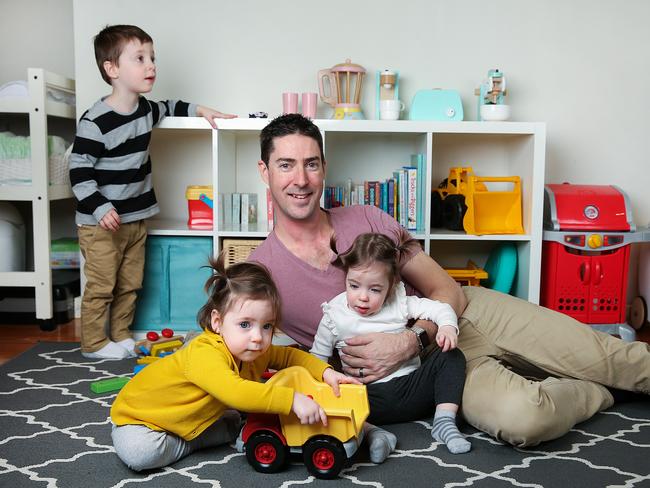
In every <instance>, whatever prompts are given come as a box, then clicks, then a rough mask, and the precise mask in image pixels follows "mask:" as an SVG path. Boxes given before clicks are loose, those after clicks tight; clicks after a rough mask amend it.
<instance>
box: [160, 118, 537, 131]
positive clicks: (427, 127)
mask: <svg viewBox="0 0 650 488" xmlns="http://www.w3.org/2000/svg"><path fill="white" fill-rule="evenodd" d="M197 119H198V120H197ZM270 120H271V119H248V118H243V117H241V118H236V119H223V120H217V125H218V127H219V129H223V130H232V131H260V130H262V129H263V128H264V127H265V126H266V125H267V124H268V123H269V122H270ZM314 123H315V124H316V125H317V126H318V127H319V128H320V129H321V130H324V131H327V132H390V133H395V132H406V133H426V132H437V133H456V134H534V133H536V132H538V131H540V130H543V129H544V128H545V124H544V123H543V122H475V121H467V122H437V121H427V120H390V121H389V120H333V119H315V120H314ZM160 127H161V128H167V129H181V128H191V127H196V128H209V127H210V125H209V124H208V123H207V121H204V120H203V119H200V118H197V117H168V118H166V119H165V120H164V121H163V122H162V123H161V125H160Z"/></svg>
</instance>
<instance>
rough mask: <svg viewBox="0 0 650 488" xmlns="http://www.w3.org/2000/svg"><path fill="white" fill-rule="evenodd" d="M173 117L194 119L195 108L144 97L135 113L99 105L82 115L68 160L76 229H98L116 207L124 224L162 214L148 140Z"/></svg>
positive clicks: (102, 103) (100, 101) (98, 103)
mask: <svg viewBox="0 0 650 488" xmlns="http://www.w3.org/2000/svg"><path fill="white" fill-rule="evenodd" d="M172 115H173V116H180V117H188V116H195V115H196V105H193V104H188V103H185V102H182V101H180V100H179V101H175V100H174V101H172V100H167V101H164V102H151V101H149V100H147V99H146V98H144V97H140V100H139V102H138V106H137V107H136V108H135V110H133V112H131V113H129V114H123V113H119V112H116V111H114V110H113V109H112V108H111V107H109V106H108V105H107V104H106V103H104V101H103V100H99V101H98V102H97V103H95V105H93V106H92V107H91V108H90V109H88V110H87V111H86V112H85V113H84V114H83V115H82V116H81V120H80V121H79V126H78V128H77V135H76V137H75V140H74V145H73V148H72V155H71V156H70V183H71V184H72V191H73V193H74V196H75V198H76V199H77V213H76V222H77V224H79V225H81V224H86V225H97V223H98V222H99V221H100V220H101V219H102V217H104V215H106V213H107V212H108V211H109V210H111V209H112V208H114V209H115V210H116V211H117V213H118V214H119V216H120V220H121V221H122V223H128V222H135V221H138V220H142V219H146V218H148V217H151V216H153V215H155V214H157V213H158V211H159V209H158V202H157V201H156V195H155V193H154V189H153V185H152V178H151V158H150V157H149V141H150V139H151V131H152V129H153V128H154V127H155V126H156V125H158V124H159V123H160V121H161V120H162V119H163V118H165V117H166V116H172Z"/></svg>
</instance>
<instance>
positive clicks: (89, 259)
mask: <svg viewBox="0 0 650 488" xmlns="http://www.w3.org/2000/svg"><path fill="white" fill-rule="evenodd" d="M78 232H79V247H80V249H81V254H82V255H83V257H84V259H85V265H84V274H85V276H86V280H87V282H86V287H85V289H84V295H83V299H82V301H81V351H82V352H95V351H97V350H99V349H101V348H102V347H104V346H105V345H107V344H108V342H109V340H110V339H112V340H113V341H115V342H119V341H121V340H124V339H127V338H129V337H131V333H130V332H129V327H130V326H131V324H132V322H133V315H134V313H135V300H136V296H137V295H136V292H137V291H138V290H139V289H140V288H141V287H142V277H143V274H144V250H145V247H144V245H145V242H146V240H147V228H146V226H145V223H144V221H138V222H132V223H128V224H121V225H120V228H119V229H118V230H117V231H116V232H111V231H108V230H104V229H102V228H101V226H99V225H83V226H80V227H78ZM107 320H108V321H109V335H110V339H109V336H107V335H106V330H105V325H106V321H107Z"/></svg>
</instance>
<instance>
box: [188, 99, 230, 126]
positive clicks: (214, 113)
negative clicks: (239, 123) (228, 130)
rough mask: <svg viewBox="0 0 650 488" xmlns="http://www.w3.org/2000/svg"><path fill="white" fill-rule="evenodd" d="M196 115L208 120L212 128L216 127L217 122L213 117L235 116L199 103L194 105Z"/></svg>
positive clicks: (225, 117) (228, 117) (226, 117)
mask: <svg viewBox="0 0 650 488" xmlns="http://www.w3.org/2000/svg"><path fill="white" fill-rule="evenodd" d="M196 115H198V116H199V117H203V118H204V119H205V120H207V121H208V122H210V125H211V126H212V128H213V129H216V128H217V124H216V122H215V121H214V119H234V118H237V116H236V115H233V114H224V113H223V112H219V111H218V110H213V109H211V108H208V107H203V106H202V105H199V106H197V107H196Z"/></svg>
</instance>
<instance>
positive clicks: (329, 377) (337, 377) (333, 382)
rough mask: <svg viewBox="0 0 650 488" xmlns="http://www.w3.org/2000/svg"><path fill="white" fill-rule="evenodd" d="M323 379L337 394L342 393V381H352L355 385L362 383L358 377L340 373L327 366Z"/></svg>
mask: <svg viewBox="0 0 650 488" xmlns="http://www.w3.org/2000/svg"><path fill="white" fill-rule="evenodd" d="M323 381H324V382H325V383H327V384H328V385H330V386H331V387H332V391H333V392H334V395H335V396H340V395H341V390H340V389H339V384H340V383H352V384H355V385H360V384H361V382H360V381H359V380H358V379H356V378H353V377H351V376H346V375H344V374H343V373H339V372H338V371H335V370H334V369H333V368H327V369H326V370H325V371H323Z"/></svg>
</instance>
